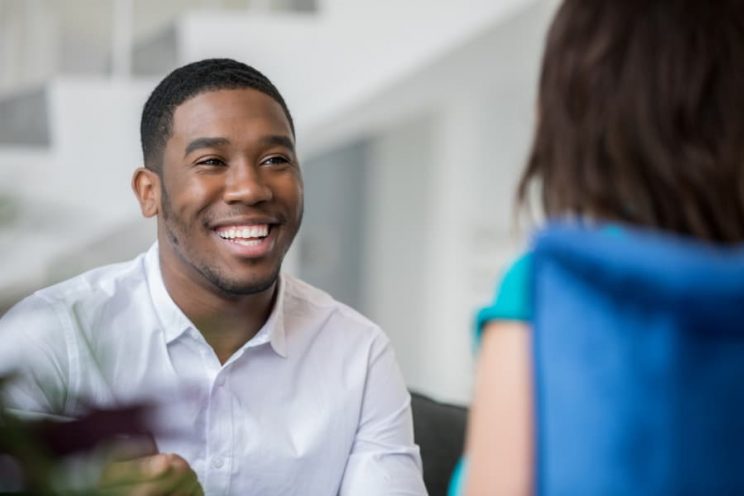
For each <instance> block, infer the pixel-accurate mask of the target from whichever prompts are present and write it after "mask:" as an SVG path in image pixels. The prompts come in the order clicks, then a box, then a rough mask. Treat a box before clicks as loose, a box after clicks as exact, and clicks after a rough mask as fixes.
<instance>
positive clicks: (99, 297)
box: [9, 254, 146, 313]
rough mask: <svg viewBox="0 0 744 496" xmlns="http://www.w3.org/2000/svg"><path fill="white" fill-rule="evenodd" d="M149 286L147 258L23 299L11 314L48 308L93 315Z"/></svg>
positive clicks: (85, 274)
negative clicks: (89, 312) (145, 265)
mask: <svg viewBox="0 0 744 496" xmlns="http://www.w3.org/2000/svg"><path fill="white" fill-rule="evenodd" d="M144 286H146V277H145V268H144V254H143V255H139V256H138V257H136V258H134V259H132V260H129V261H127V262H120V263H114V264H110V265H104V266H100V267H97V268H94V269H91V270H88V271H86V272H83V273H81V274H79V275H77V276H74V277H72V278H69V279H67V280H64V281H61V282H58V283H56V284H53V285H51V286H47V287H45V288H42V289H39V290H37V291H36V292H34V293H33V294H32V295H30V296H28V297H26V298H24V299H23V300H22V301H21V302H19V303H18V304H17V305H16V306H15V307H14V308H12V309H11V311H9V313H11V312H13V311H16V312H17V311H23V309H24V308H25V309H27V311H34V310H38V309H39V308H40V307H48V308H50V309H54V310H55V311H58V312H59V311H63V312H64V311H66V310H71V309H73V308H77V309H82V310H87V311H91V310H93V309H95V308H98V307H100V306H101V305H103V304H105V302H106V301H110V300H114V299H116V298H117V297H122V296H125V295H127V294H131V293H134V292H137V291H142V290H143V289H144Z"/></svg>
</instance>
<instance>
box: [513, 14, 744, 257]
mask: <svg viewBox="0 0 744 496" xmlns="http://www.w3.org/2000/svg"><path fill="white" fill-rule="evenodd" d="M538 105H539V119H538V125H537V129H536V133H535V138H534V140H535V141H534V144H533V149H532V155H531V157H530V159H529V162H528V164H527V169H526V171H525V174H524V176H523V178H522V182H521V184H520V189H519V197H520V199H521V201H522V202H524V201H526V199H527V197H528V196H529V195H528V193H529V190H530V189H531V184H532V183H533V182H537V184H538V185H539V187H540V188H541V191H542V201H543V207H544V209H545V212H546V214H547V215H548V216H579V217H586V218H590V219H599V220H610V221H621V222H628V223H632V224H639V225H643V226H650V227H653V228H658V229H662V230H667V231H672V232H677V233H681V234H689V235H692V236H696V237H698V238H702V239H706V240H710V241H714V242H721V243H731V242H739V241H744V0H565V1H564V3H563V5H562V6H561V8H560V9H559V11H558V14H557V16H556V18H555V19H554V21H553V25H552V27H551V30H550V33H549V35H548V39H547V44H546V49H545V56H544V61H543V68H542V76H541V81H540V89H539V99H538Z"/></svg>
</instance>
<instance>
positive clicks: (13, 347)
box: [0, 295, 70, 416]
mask: <svg viewBox="0 0 744 496" xmlns="http://www.w3.org/2000/svg"><path fill="white" fill-rule="evenodd" d="M65 334H66V333H65V330H64V327H63V324H62V319H60V315H59V314H58V312H57V311H56V310H55V308H54V306H53V305H52V304H51V303H50V302H48V301H47V300H45V299H44V298H42V297H40V296H36V295H34V296H31V297H29V298H26V299H25V300H23V301H22V302H20V303H19V304H17V305H16V306H15V307H13V308H11V309H10V310H9V311H8V312H7V313H6V314H5V315H4V316H3V317H2V319H0V377H6V378H8V382H7V384H5V385H4V386H3V390H2V399H3V403H4V406H5V407H6V408H9V409H10V410H11V411H13V412H15V413H17V414H21V415H24V414H26V415H29V416H34V415H39V414H61V413H62V412H63V411H64V410H65V405H66V402H67V400H68V390H69V380H68V378H69V375H70V365H69V364H70V353H69V350H68V346H67V342H66V337H65Z"/></svg>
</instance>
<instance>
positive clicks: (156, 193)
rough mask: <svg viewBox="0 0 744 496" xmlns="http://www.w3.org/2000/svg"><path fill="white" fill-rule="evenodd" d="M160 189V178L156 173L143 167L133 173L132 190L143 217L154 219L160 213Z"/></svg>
mask: <svg viewBox="0 0 744 496" xmlns="http://www.w3.org/2000/svg"><path fill="white" fill-rule="evenodd" d="M160 187H161V186H160V176H159V175H158V173H157V172H154V171H151V170H150V169H145V168H144V167H139V168H138V169H137V170H135V171H134V175H133V176H132V190H133V191H134V194H135V195H136V196H137V201H139V204H140V210H141V211H142V215H144V216H145V217H154V216H156V215H158V214H159V213H160Z"/></svg>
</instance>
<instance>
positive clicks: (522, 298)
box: [475, 252, 532, 342]
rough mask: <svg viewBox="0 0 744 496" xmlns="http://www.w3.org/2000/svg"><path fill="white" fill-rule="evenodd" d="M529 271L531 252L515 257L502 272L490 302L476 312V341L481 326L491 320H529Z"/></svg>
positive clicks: (478, 338) (530, 307)
mask: <svg viewBox="0 0 744 496" xmlns="http://www.w3.org/2000/svg"><path fill="white" fill-rule="evenodd" d="M531 273H532V252H527V253H525V254H523V255H522V256H521V257H519V258H517V259H516V260H515V261H514V263H512V265H511V266H510V267H509V269H508V270H507V271H506V272H505V273H504V276H503V277H502V278H501V284H499V286H498V289H497V290H496V295H495V296H494V299H493V301H492V302H491V304H490V305H488V306H485V307H483V308H481V309H480V310H479V311H478V313H477V314H476V317H475V337H476V342H480V337H481V333H482V332H483V327H484V326H485V325H486V324H488V323H489V322H491V321H493V320H518V321H523V322H529V321H530V318H531V317H532V298H531V297H530V291H529V287H528V285H529V281H530V274H531Z"/></svg>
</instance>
